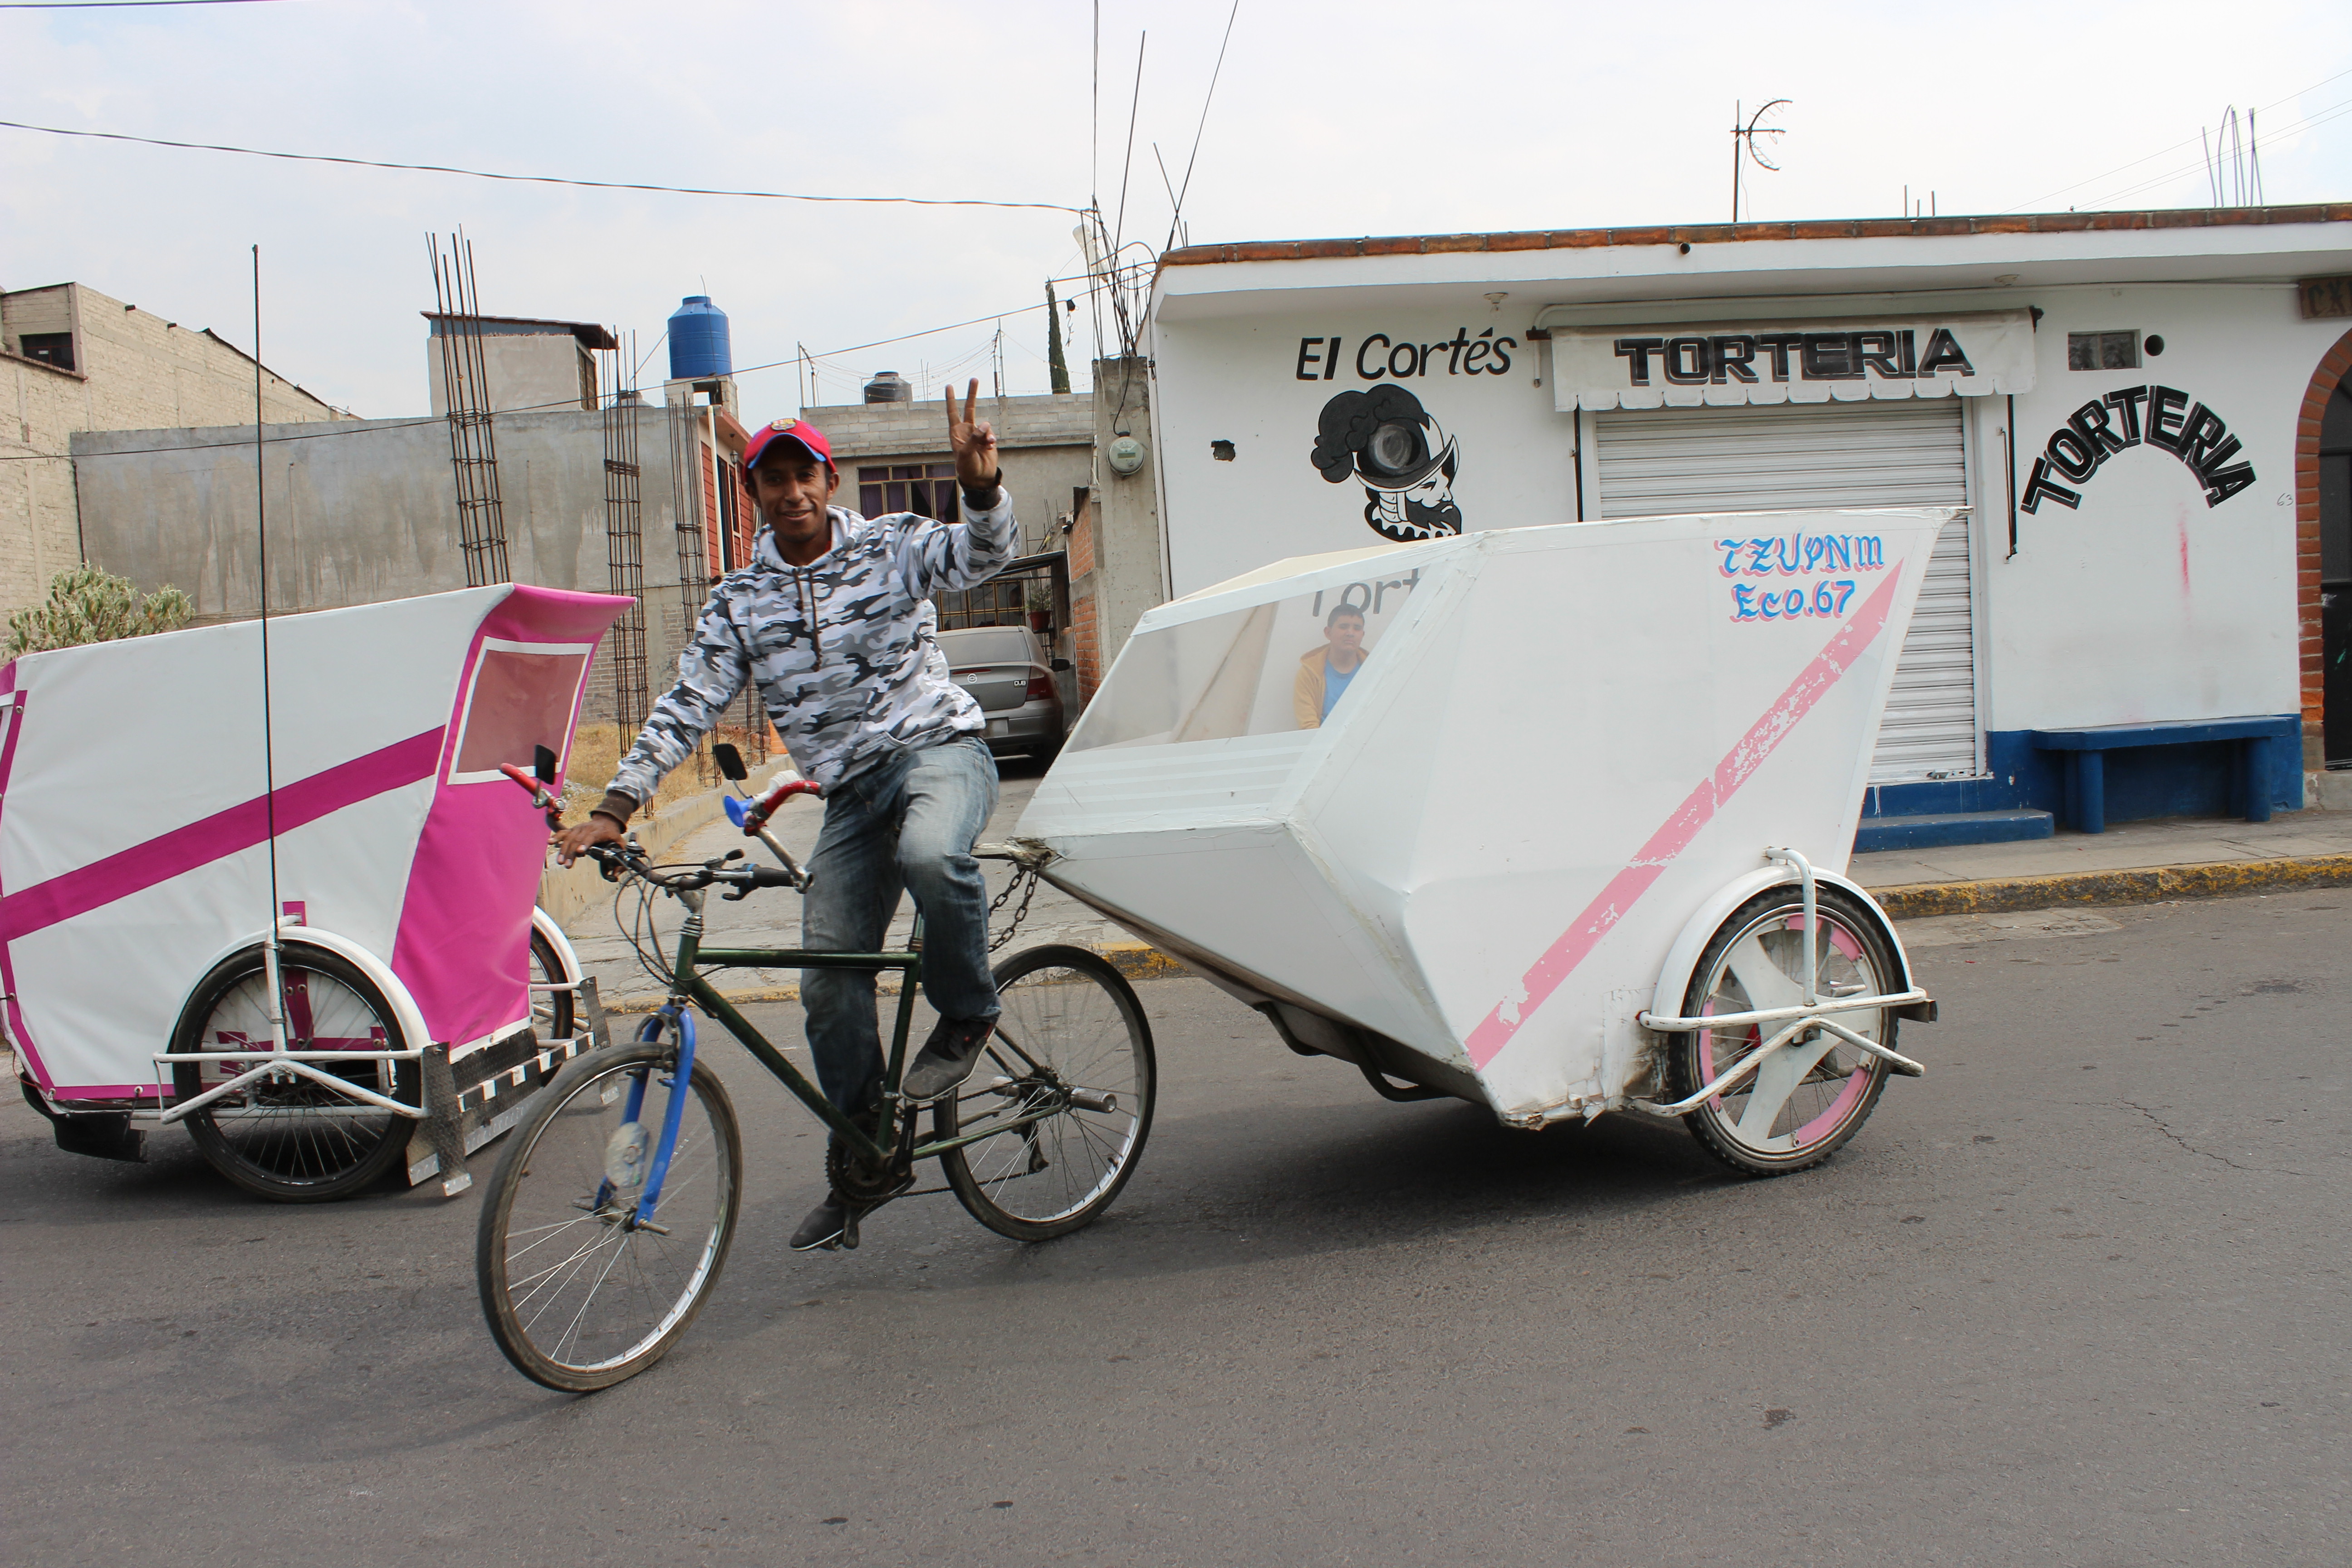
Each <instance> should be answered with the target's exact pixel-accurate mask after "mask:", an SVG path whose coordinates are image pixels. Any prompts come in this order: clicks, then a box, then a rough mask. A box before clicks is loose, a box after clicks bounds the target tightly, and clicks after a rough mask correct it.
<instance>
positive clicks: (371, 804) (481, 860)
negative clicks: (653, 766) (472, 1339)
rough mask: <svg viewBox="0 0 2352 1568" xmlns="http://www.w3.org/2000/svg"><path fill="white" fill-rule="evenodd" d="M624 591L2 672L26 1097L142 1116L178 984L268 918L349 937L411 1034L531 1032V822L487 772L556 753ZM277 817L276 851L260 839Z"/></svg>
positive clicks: (61, 660) (378, 618)
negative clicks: (267, 698) (127, 1109)
mask: <svg viewBox="0 0 2352 1568" xmlns="http://www.w3.org/2000/svg"><path fill="white" fill-rule="evenodd" d="M627 605H628V601H627V600H626V599H621V598H614V597H611V596H608V595H590V594H572V593H562V592H557V591H555V590H551V589H545V588H534V587H529V586H523V585H518V584H498V585H496V586H492V587H484V588H467V589H461V590H458V591H457V592H455V593H448V594H436V595H427V596H425V597H421V598H415V599H404V600H398V601H394V602H393V603H389V604H381V605H360V606H356V607H353V608H350V609H341V610H327V611H320V612H317V613H315V614H309V615H299V616H281V617H276V618H273V619H272V621H271V622H270V625H269V657H270V675H271V681H270V690H271V697H272V700H271V702H270V705H269V709H270V711H269V719H270V724H269V730H270V736H269V738H270V741H271V742H272V751H273V752H274V775H275V783H276V788H275V790H274V791H270V790H268V789H266V788H265V774H264V767H263V760H264V752H263V740H264V722H263V721H264V713H263V703H262V682H261V652H262V645H261V635H260V627H259V625H258V623H257V622H252V621H245V622H237V623H234V624H229V625H223V626H202V627H194V628H191V629H188V630H185V631H178V632H169V633H165V634H163V635H161V636H157V637H137V638H133V639H131V640H129V641H124V642H114V643H103V644H98V645H94V646H91V647H72V648H62V649H58V650H57V651H55V652H49V653H37V654H29V655H26V656H24V657H22V658H18V659H16V660H15V661H14V662H13V663H10V664H6V665H0V990H5V992H6V993H7V998H6V1003H5V1021H6V1025H7V1032H8V1036H9V1038H10V1039H11V1041H12V1042H13V1043H14V1044H15V1046H16V1048H17V1050H18V1051H19V1053H20V1054H21V1057H22V1059H23V1062H24V1065H25V1067H26V1068H27V1069H29V1074H30V1076H31V1078H32V1079H34V1080H35V1081H36V1082H37V1085H38V1086H39V1089H40V1090H41V1092H42V1093H43V1094H45V1095H46V1096H47V1098H48V1099H49V1100H51V1101H52V1102H54V1103H58V1104H59V1105H64V1104H67V1103H68V1102H70V1103H74V1104H78V1105H80V1106H85V1107H89V1106H132V1107H135V1106H137V1105H139V1104H140V1103H141V1102H142V1101H143V1102H144V1103H145V1104H146V1105H148V1106H151V1107H152V1106H153V1105H154V1104H155V1103H156V1102H157V1100H158V1090H157V1085H156V1069H155V1065H154V1062H153V1056H154V1053H156V1052H158V1051H162V1050H164V1049H166V1048H168V1046H169V1043H170V1041H171V1037H172V1033H173V1026H174V1025H175V1024H176V1022H177V1020H178V1018H179V1016H180V1010H181V1007H182V1005H183V1004H184V1001H185V999H186V998H187V996H188V994H189V993H190V991H191V990H192V989H193V988H194V986H195V985H196V984H197V983H198V982H199V981H200V980H201V979H202V978H203V977H204V975H205V973H207V972H208V971H209V970H210V969H211V967H212V966H213V965H214V964H215V963H218V962H219V961H220V960H221V959H223V958H225V957H226V956H228V955H229V954H231V953H233V952H236V951H238V950H240V949H241V948H244V947H247V946H249V945H251V944H253V943H255V942H258V941H260V940H261V938H262V936H263V934H264V933H265V932H266V931H267V930H268V924H269V919H270V915H271V912H272V911H271V909H270V877H271V859H272V852H273V847H274V852H275V861H276V875H277V885H278V901H279V904H280V906H281V909H280V911H279V912H280V914H281V917H282V918H290V919H291V920H293V921H296V922H298V923H299V926H300V927H301V928H303V929H304V930H306V931H313V932H316V933H321V934H322V935H325V936H329V937H331V938H333V939H335V940H339V941H343V942H348V943H350V944H352V945H354V946H355V947H356V948H357V949H358V950H361V951H362V955H363V956H366V957H368V958H369V959H370V961H371V962H372V963H375V964H377V965H379V966H380V967H381V968H382V970H383V972H384V973H383V974H382V975H380V976H379V979H380V981H381V982H382V983H383V985H384V988H385V989H386V991H387V994H388V998H389V999H390V1000H391V1001H392V1002H393V1004H394V1011H395V1012H397V1013H399V1014H400V1015H401V1016H402V1017H403V1028H404V1031H405V1032H409V1033H414V1034H415V1035H418V1036H420V1037H418V1038H415V1039H411V1040H409V1041H407V1042H405V1043H404V1047H402V1048H409V1049H422V1048H423V1047H426V1046H427V1045H431V1044H435V1043H438V1044H441V1045H446V1046H449V1047H453V1048H454V1049H455V1050H457V1051H458V1052H461V1053H462V1052H463V1051H465V1050H467V1049H468V1048H471V1047H481V1046H485V1045H487V1044H488V1043H489V1042H490V1041H492V1040H493V1039H496V1038H499V1037H501V1036H503V1035H505V1034H508V1033H510V1032H512V1031H513V1030H514V1029H515V1028H517V1027H518V1026H523V1025H525V1024H527V1023H528V1020H529V1017H530V1001H529V996H528V993H527V991H526V989H525V987H526V985H527V983H528V973H529V963H530V958H529V951H530V919H531V906H532V902H533V900H534V899H535V897H536V894H537V890H538V883H539V874H540V868H541V864H542V860H543V854H544V847H545V844H546V839H547V830H546V826H545V825H544V823H543V822H542V821H541V816H540V815H539V814H538V813H536V812H534V811H533V810H532V809H531V805H530V801H529V799H528V798H527V797H526V796H525V795H523V793H522V792H521V791H520V790H518V789H516V788H515V787H514V785H513V784H510V783H509V782H508V781H507V779H506V778H505V777H504V776H503V775H502V774H500V773H499V772H498V765H499V763H505V762H520V763H522V764H524V765H526V766H528V765H529V764H530V762H531V760H532V754H533V751H534V748H535V747H536V746H538V745H541V744H544V745H547V746H549V747H551V749H553V750H554V751H555V752H556V753H557V755H558V757H559V758H562V757H564V756H565V754H566V752H568V750H569V747H570V742H571V737H572V727H573V723H574V721H575V719H576V718H577V714H578V709H579V701H580V694H581V690H582V688H583V683H584V681H585V679H586V677H587V671H588V666H589V662H590V660H591V658H592V657H593V653H594V651H595V646H596V642H597V639H598V638H599V637H601V636H602V635H603V634H604V628H605V627H606V626H609V625H610V624H611V622H612V620H613V618H614V616H616V615H618V614H619V613H620V611H621V610H622V609H624V608H625V607H626V606H627ZM273 830H274V835H275V837H274V845H273V837H272V834H273Z"/></svg>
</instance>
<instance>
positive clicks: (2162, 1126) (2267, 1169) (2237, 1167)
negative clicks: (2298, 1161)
mask: <svg viewBox="0 0 2352 1568" xmlns="http://www.w3.org/2000/svg"><path fill="white" fill-rule="evenodd" d="M2123 1103H2124V1104H2126V1105H2127V1106H2130V1107H2131V1109H2133V1110H2137V1111H2138V1112H2139V1113H2140V1114H2141V1115H2142V1116H2145V1117H2147V1120H2148V1122H2149V1124H2150V1125H2151V1126H2153V1127H2154V1128H2155V1129H2156V1130H2157V1131H2158V1132H2161V1133H2163V1134H2164V1135H2165V1136H2166V1137H2167V1138H2169V1139H2171V1140H2172V1141H2173V1142H2175V1143H2178V1144H2179V1145H2180V1147H2181V1148H2182V1149H2183V1150H2185V1151H2187V1152H2189V1153H2191V1154H2196V1155H2200V1156H2201V1157H2203V1158H2205V1159H2208V1160H2214V1161H2218V1162H2220V1163H2221V1164H2224V1165H2227V1166H2229V1167H2230V1169H2231V1170H2233V1171H2245V1172H2249V1173H2253V1174H2256V1175H2270V1176H2304V1175H2308V1174H2310V1173H2309V1172H2307V1171H2289V1170H2285V1169H2283V1168H2282V1167H2279V1166H2276V1165H2241V1164H2239V1163H2238V1162H2236V1161H2235V1160H2232V1159H2231V1158H2230V1157H2229V1156H2228V1155H2227V1154H2216V1153H2215V1152H2213V1151H2211V1150H2210V1149H2200V1148H2199V1147H2198V1146H2197V1145H2196V1144H2194V1143H2191V1142H2189V1140H2188V1139H2186V1138H2183V1137H2182V1136H2181V1135H2180V1134H2179V1133H2178V1132H2175V1131H2173V1130H2172V1129H2171V1127H2170V1126H2169V1125H2168V1124H2167V1123H2166V1121H2165V1120H2164V1118H2163V1117H2161V1116H2158V1114H2157V1113H2156V1112H2155V1111H2153V1110H2149V1109H2148V1108H2147V1106H2145V1105H2142V1104H2140V1103H2139V1102H2138V1101H2137V1100H2125V1101H2123Z"/></svg>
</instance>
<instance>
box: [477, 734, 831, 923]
mask: <svg viewBox="0 0 2352 1568" xmlns="http://www.w3.org/2000/svg"><path fill="white" fill-rule="evenodd" d="M499 772H500V773H504V774H506V775H507V777H509V779H512V780H513V781H514V782H515V783H516V784H519V785H520V786H521V788H522V789H523V790H524V791H525V792H526V793H528V794H529V795H530V803H531V805H535V806H538V807H539V808H540V809H541V810H542V811H544V812H546V813H547V826H549V827H551V828H552V829H554V830H555V831H556V832H558V833H561V832H562V831H563V803H562V801H560V800H558V799H556V798H555V796H554V795H553V794H552V793H551V792H550V791H549V789H548V787H547V785H546V784H543V783H541V781H540V779H539V778H538V777H537V776H536V775H535V774H532V773H528V772H526V771H524V770H523V769H521V768H520V767H517V766H516V765H515V764H514V763H499ZM817 793H818V790H817V786H816V785H814V784H810V783H808V782H807V781H806V780H804V779H793V780H791V781H790V782H788V783H784V784H777V785H776V786H774V787H773V788H772V789H770V790H768V791H766V792H765V793H763V794H762V795H760V796H758V797H757V798H756V799H753V800H751V801H741V800H739V799H738V797H735V796H732V795H730V796H729V797H728V800H727V815H728V816H730V817H733V818H734V819H735V820H736V821H737V822H740V823H741V824H742V825H743V831H744V833H745V834H746V835H747V836H757V837H762V838H765V837H767V836H766V835H765V834H762V833H761V831H760V829H761V827H762V826H765V824H766V823H767V820H768V817H769V815H770V814H771V813H772V812H773V811H774V810H775V809H776V807H778V806H779V805H782V804H783V803H784V802H785V801H787V800H789V799H791V798H792V797H793V795H815V794H817ZM739 812H740V815H738V813H739ZM771 847H774V846H773V844H772V843H771ZM581 853H583V854H584V855H586V856H587V857H588V858H590V859H592V860H593V861H595V862H596V863H597V864H598V865H599V866H602V867H603V868H604V875H605V877H606V879H614V873H616V872H618V873H621V874H624V875H626V876H631V877H636V878H639V879H643V880H645V881H647V882H650V883H652V884H653V885H654V886H655V887H657V888H667V889H671V890H673V891H687V892H691V891H693V890H694V889H698V888H708V887H710V886H712V885H713V884H714V883H725V884H726V885H728V886H730V887H733V888H737V889H740V890H739V891H737V892H733V893H730V894H728V895H727V897H729V898H730V899H740V898H742V897H744V896H745V895H746V894H748V893H750V892H751V889H754V888H798V887H801V886H803V885H804V879H803V877H802V876H801V875H800V874H799V873H798V871H797V869H796V868H793V867H792V866H791V865H790V864H789V862H788V863H787V864H786V865H785V866H784V867H782V868H777V867H772V866H749V865H746V866H728V865H723V864H721V863H719V862H718V861H710V862H709V863H707V864H705V865H702V866H700V867H698V868H694V869H692V870H688V871H672V872H664V871H660V870H657V869H656V868H654V867H653V866H651V865H650V864H648V863H647V862H646V857H645V852H644V851H643V850H641V849H639V848H638V847H636V846H635V844H633V843H628V842H623V843H618V844H609V843H608V844H591V845H587V846H586V847H583V849H582V851H581ZM740 853H741V851H740V850H730V851H729V854H730V856H732V855H737V854H740ZM778 853H779V854H781V853H782V850H781V848H779V849H778Z"/></svg>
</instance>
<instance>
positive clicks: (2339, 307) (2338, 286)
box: [2294, 278, 2352, 321]
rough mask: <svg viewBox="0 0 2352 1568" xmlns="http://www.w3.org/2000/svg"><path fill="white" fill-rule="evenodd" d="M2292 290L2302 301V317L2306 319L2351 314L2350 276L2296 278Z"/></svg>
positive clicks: (2319, 319)
mask: <svg viewBox="0 0 2352 1568" xmlns="http://www.w3.org/2000/svg"><path fill="white" fill-rule="evenodd" d="M2294 292H2295V297H2296V298H2297V299H2299V300H2302V301H2303V319H2304V320H2305V321H2321V320H2324V319H2326V318H2327V317H2330V316H2352V278H2303V279H2296V281H2295V285H2294Z"/></svg>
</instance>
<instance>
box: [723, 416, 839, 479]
mask: <svg viewBox="0 0 2352 1568" xmlns="http://www.w3.org/2000/svg"><path fill="white" fill-rule="evenodd" d="M778 441H782V442H785V443H787V444H788V446H791V447H799V448H800V449H801V450H802V451H803V452H805V453H807V454H808V455H809V456H810V457H812V458H815V459H816V460H817V461H818V462H820V463H823V464H824V466H825V467H826V468H831V467H833V443H831V442H830V441H827V440H826V439H825V438H824V431H822V430H820V429H818V428H817V427H816V426H814V425H812V424H810V423H809V422H808V421H807V420H805V419H779V420H777V421H776V422H775V423H774V424H772V425H763V426H761V427H760V433H759V434H758V435H756V436H754V437H751V445H750V446H748V447H744V448H743V468H744V470H745V471H746V472H749V471H750V470H751V469H752V468H757V467H759V464H760V459H761V458H764V457H766V456H767V455H768V448H769V447H770V446H771V445H772V444H774V443H775V442H778Z"/></svg>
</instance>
